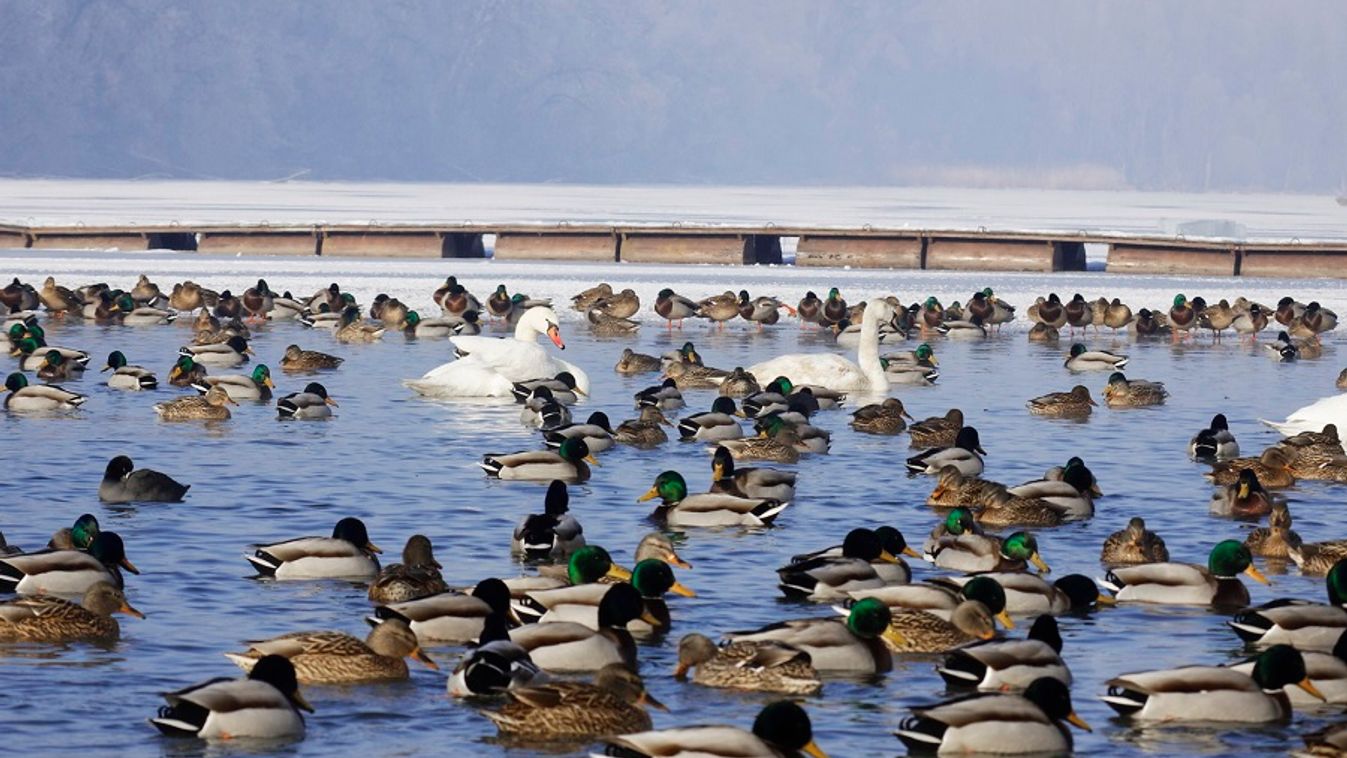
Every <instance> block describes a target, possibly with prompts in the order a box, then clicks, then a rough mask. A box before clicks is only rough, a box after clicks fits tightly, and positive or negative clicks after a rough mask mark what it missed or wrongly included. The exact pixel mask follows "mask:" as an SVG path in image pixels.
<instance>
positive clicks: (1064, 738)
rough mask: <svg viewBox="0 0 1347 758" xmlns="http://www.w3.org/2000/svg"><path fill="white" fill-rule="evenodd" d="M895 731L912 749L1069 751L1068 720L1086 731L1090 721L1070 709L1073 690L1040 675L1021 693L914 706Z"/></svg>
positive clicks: (1006, 751)
mask: <svg viewBox="0 0 1347 758" xmlns="http://www.w3.org/2000/svg"><path fill="white" fill-rule="evenodd" d="M912 714H913V715H912V716H910V717H908V718H907V719H904V720H903V722H902V723H901V724H900V725H899V728H898V731H897V732H895V733H894V734H896V735H897V736H898V739H900V740H902V742H903V744H904V745H906V746H907V748H908V749H909V750H911V751H913V752H918V751H920V752H936V753H939V754H941V755H946V754H950V755H953V754H963V753H989V754H990V753H998V754H1012V755H1013V754H1020V753H1041V754H1058V755H1064V754H1069V753H1070V752H1071V750H1072V747H1073V741H1072V738H1071V733H1070V732H1069V731H1068V730H1067V728H1066V727H1065V726H1063V725H1062V724H1061V723H1060V722H1062V721H1067V722H1069V723H1071V724H1073V725H1075V726H1077V727H1079V728H1081V729H1084V730H1085V731H1087V732H1088V731H1090V725H1089V724H1087V723H1085V721H1084V720H1083V719H1081V718H1080V717H1079V716H1077V715H1076V712H1075V711H1074V710H1072V707H1071V692H1070V690H1068V689H1067V687H1066V685H1064V684H1062V683H1061V682H1060V681H1058V680H1056V679H1052V678H1049V677H1042V678H1040V679H1036V680H1034V681H1033V682H1032V683H1031V684H1030V685H1029V686H1028V687H1026V688H1025V690H1024V694H1023V695H993V694H980V695H974V696H972V697H965V698H959V699H955V700H950V701H947V702H944V703H940V704H937V705H934V706H931V707H928V708H914V709H913V710H912Z"/></svg>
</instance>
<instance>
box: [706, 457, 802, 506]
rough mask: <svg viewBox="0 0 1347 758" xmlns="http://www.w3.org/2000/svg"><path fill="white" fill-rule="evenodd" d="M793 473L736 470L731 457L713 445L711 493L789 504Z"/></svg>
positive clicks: (793, 496) (793, 490)
mask: <svg viewBox="0 0 1347 758" xmlns="http://www.w3.org/2000/svg"><path fill="white" fill-rule="evenodd" d="M796 476H797V475H796V473H795V472H793V471H780V470H777V469H773V468H766V467H748V468H736V467H735V464H734V456H733V455H732V454H731V453H730V451H729V449H728V448H726V447H725V446H723V445H717V446H716V449H715V451H714V453H713V454H712V457H711V492H723V493H726V494H730V495H737V496H738V497H748V498H765V499H768V500H778V501H781V502H789V501H791V500H794V499H795V479H796Z"/></svg>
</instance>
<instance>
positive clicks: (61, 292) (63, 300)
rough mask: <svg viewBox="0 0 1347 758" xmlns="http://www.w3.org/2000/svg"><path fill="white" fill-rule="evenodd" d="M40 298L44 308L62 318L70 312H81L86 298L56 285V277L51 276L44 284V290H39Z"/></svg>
mask: <svg viewBox="0 0 1347 758" xmlns="http://www.w3.org/2000/svg"><path fill="white" fill-rule="evenodd" d="M37 294H38V298H39V299H40V300H41V301H42V305H43V307H45V308H46V309H47V310H48V311H51V313H52V315H53V316H60V315H64V314H65V313H68V312H70V311H79V310H81V308H82V307H83V306H84V298H82V297H80V296H79V295H77V294H75V293H74V292H73V291H71V290H70V289H69V288H68V287H61V286H58V285H57V284H56V277H53V276H49V277H47V278H46V280H45V281H44V282H43V283H42V289H40V290H38V293H37Z"/></svg>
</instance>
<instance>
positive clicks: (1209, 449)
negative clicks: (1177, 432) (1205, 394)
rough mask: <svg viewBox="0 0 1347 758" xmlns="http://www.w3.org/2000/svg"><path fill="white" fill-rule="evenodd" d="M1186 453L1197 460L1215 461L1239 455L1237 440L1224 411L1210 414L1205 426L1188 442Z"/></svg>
mask: <svg viewBox="0 0 1347 758" xmlns="http://www.w3.org/2000/svg"><path fill="white" fill-rule="evenodd" d="M1188 455H1189V456H1191V457H1193V458H1196V459H1198V460H1215V461H1224V460H1229V459H1231V458H1238V457H1239V442H1238V441H1236V440H1235V435H1233V434H1231V433H1230V422H1228V421H1227V420H1226V418H1225V414H1224V413H1218V414H1216V415H1215V416H1212V417H1211V423H1210V424H1208V425H1207V428H1206V429H1203V430H1202V431H1200V432H1198V433H1197V434H1195V435H1193V438H1192V440H1190V441H1189V442H1188Z"/></svg>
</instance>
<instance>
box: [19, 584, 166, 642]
mask: <svg viewBox="0 0 1347 758" xmlns="http://www.w3.org/2000/svg"><path fill="white" fill-rule="evenodd" d="M114 613H125V614H126V615H128V616H134V617H136V618H139V619H143V618H145V614H143V613H141V612H140V611H138V610H136V609H135V608H133V607H132V606H131V604H130V603H128V602H127V600H126V595H124V594H122V591H121V590H120V589H118V588H117V587H116V586H114V585H112V584H111V583H109V582H95V583H94V584H92V585H90V586H89V589H87V590H85V591H84V597H83V598H82V599H81V601H80V602H79V603H72V602H70V601H69V600H64V599H62V598H59V597H56V596H54V595H36V596H33V597H21V598H17V599H15V600H10V601H7V602H4V603H0V640H20V641H24V642H73V641H76V640H93V641H103V642H110V641H113V640H116V639H118V638H119V637H120V636H121V627H120V626H119V625H118V624H117V620H116V619H114V618H113V617H112V614H114Z"/></svg>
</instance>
